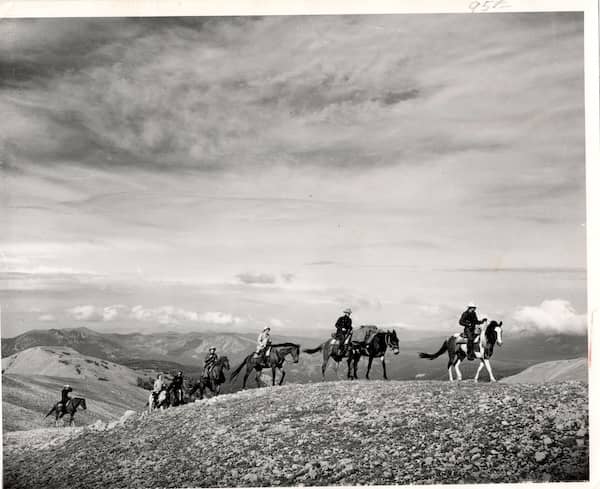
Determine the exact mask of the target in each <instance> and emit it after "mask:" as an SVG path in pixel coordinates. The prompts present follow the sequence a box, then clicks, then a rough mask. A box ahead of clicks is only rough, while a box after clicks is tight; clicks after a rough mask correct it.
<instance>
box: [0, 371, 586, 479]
mask: <svg viewBox="0 0 600 489" xmlns="http://www.w3.org/2000/svg"><path fill="white" fill-rule="evenodd" d="M587 406H588V398H587V386H586V385H585V384H584V383H580V382H564V383H555V384H540V385H534V386H532V385H519V384H515V385H509V384H487V383H485V384H475V383H471V382H464V383H460V384H457V383H453V384H451V383H449V382H433V381H430V382H395V381H391V382H383V381H372V382H364V381H358V382H325V383H318V384H309V385H287V386H284V387H280V388H264V389H255V390H252V391H244V392H238V393H235V394H231V395H225V396H220V397H218V398H213V399H210V400H208V401H200V402H197V403H194V404H190V405H187V406H183V407H180V408H173V409H170V410H167V411H165V412H162V413H153V414H151V415H139V416H134V417H132V418H130V420H129V422H128V423H126V424H124V425H122V426H121V425H117V426H116V427H113V428H111V429H109V428H107V427H106V426H103V425H101V424H97V425H96V426H95V427H93V428H86V429H83V430H81V431H80V432H74V433H72V435H70V436H68V437H67V436H63V438H62V439H61V440H59V441H57V442H56V443H55V444H54V445H50V444H49V442H48V440H47V438H44V440H43V442H40V443H36V442H35V439H31V436H30V435H27V434H24V436H29V438H28V439H27V440H26V441H23V443H19V439H18V437H15V435H14V434H13V437H12V438H11V439H10V440H7V439H6V438H5V440H4V446H5V453H4V484H5V487H14V488H16V487H22V488H37V487H40V488H41V487H56V488H60V487H72V486H73V484H74V483H75V481H76V482H77V485H79V486H82V487H97V488H106V487H207V486H221V487H233V486H276V485H285V486H290V485H358V484H408V483H442V482H444V483H469V482H474V483H481V482H520V481H566V480H586V479H587V478H588V474H589V469H588V428H587V426H588V422H587ZM43 436H44V437H47V436H48V435H47V434H44V435H43ZM9 441H10V443H9Z"/></svg>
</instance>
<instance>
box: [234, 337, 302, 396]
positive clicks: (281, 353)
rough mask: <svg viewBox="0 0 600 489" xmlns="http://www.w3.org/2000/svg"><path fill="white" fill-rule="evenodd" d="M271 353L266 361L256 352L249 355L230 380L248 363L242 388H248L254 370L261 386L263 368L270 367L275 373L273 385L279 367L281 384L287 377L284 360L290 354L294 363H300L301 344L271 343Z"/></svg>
mask: <svg viewBox="0 0 600 489" xmlns="http://www.w3.org/2000/svg"><path fill="white" fill-rule="evenodd" d="M269 348H270V350H271V351H270V352H269V355H268V356H267V358H266V362H265V361H264V360H263V358H261V357H257V356H256V354H255V353H251V354H250V355H248V356H247V357H246V358H245V359H244V361H243V362H242V363H241V364H240V365H239V366H238V367H237V368H236V369H235V370H234V371H233V372H232V373H231V377H230V378H229V380H230V381H231V380H233V379H235V378H236V376H237V375H238V374H239V373H240V371H241V370H242V368H243V367H244V365H246V374H245V375H244V382H243V384H242V389H245V388H246V381H247V380H248V376H249V375H250V372H252V370H256V385H258V386H259V387H260V374H261V371H262V369H263V368H270V369H271V371H272V375H273V385H275V371H276V369H279V370H280V371H281V379H280V380H279V385H281V384H283V379H284V378H285V370H283V362H285V358H286V357H287V356H288V355H291V356H292V360H293V362H294V363H298V357H299V356H300V345H297V344H295V343H280V344H277V345H271V346H270V347H269Z"/></svg>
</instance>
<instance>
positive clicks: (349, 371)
mask: <svg viewBox="0 0 600 489" xmlns="http://www.w3.org/2000/svg"><path fill="white" fill-rule="evenodd" d="M351 369H352V355H349V356H348V375H347V377H348V378H349V379H350V380H352V379H353V378H354V377H352V370H351Z"/></svg>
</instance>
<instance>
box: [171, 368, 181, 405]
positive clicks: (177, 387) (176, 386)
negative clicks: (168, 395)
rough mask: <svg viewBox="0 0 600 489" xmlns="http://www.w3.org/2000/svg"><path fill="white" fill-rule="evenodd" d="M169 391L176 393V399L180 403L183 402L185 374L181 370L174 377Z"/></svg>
mask: <svg viewBox="0 0 600 489" xmlns="http://www.w3.org/2000/svg"><path fill="white" fill-rule="evenodd" d="M169 390H170V391H171V390H172V391H173V392H174V393H175V397H176V398H177V400H178V401H179V402H183V372H182V371H181V370H180V371H179V372H177V375H175V377H173V380H172V381H171V384H170V385H169Z"/></svg>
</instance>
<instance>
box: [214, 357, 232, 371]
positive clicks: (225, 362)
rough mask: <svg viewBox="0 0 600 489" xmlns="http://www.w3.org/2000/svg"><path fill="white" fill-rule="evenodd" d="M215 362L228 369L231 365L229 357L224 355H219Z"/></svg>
mask: <svg viewBox="0 0 600 489" xmlns="http://www.w3.org/2000/svg"><path fill="white" fill-rule="evenodd" d="M217 364H218V365H220V366H221V367H223V368H224V369H225V370H229V369H230V368H231V367H230V366H229V358H227V357H226V356H222V357H219V360H218V361H217Z"/></svg>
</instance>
